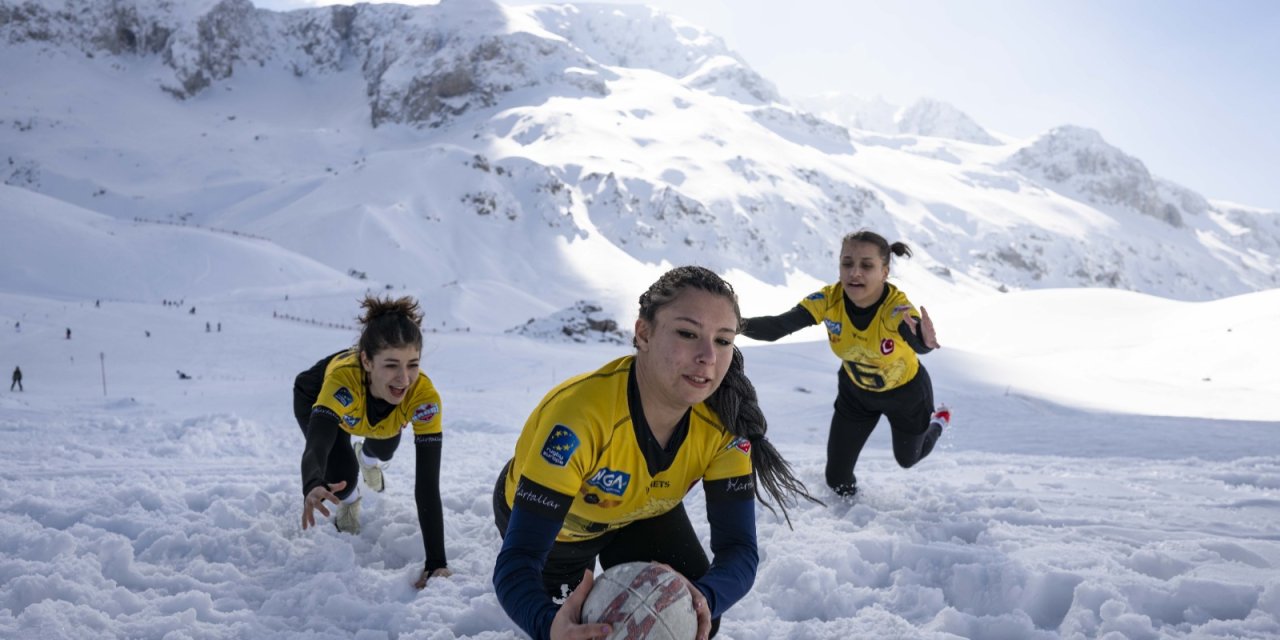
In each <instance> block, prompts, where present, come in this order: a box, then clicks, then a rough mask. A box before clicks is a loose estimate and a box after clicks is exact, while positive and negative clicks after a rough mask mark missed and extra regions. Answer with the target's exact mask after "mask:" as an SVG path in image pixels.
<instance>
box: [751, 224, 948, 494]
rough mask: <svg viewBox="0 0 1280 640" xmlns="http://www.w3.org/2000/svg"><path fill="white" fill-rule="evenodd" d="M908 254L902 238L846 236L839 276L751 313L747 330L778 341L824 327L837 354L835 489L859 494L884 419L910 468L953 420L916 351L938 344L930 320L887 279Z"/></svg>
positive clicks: (831, 448)
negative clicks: (865, 459) (869, 447)
mask: <svg viewBox="0 0 1280 640" xmlns="http://www.w3.org/2000/svg"><path fill="white" fill-rule="evenodd" d="M891 252H892V253H893V255H896V256H910V255H911V249H910V247H908V246H907V245H905V244H903V243H901V242H894V243H893V244H892V245H891V244H889V242H888V241H887V240H885V238H884V237H883V236H881V235H879V234H877V233H874V232H872V231H866V230H863V231H858V232H856V233H850V234H849V235H846V236H845V237H844V241H843V242H842V243H841V248H840V280H839V281H838V282H836V283H834V284H831V285H828V286H826V287H823V288H822V289H821V290H819V291H817V292H815V293H813V294H811V295H809V296H808V297H806V298H805V299H804V300H801V301H800V304H798V305H796V306H795V307H794V308H792V309H791V310H790V311H787V312H786V313H784V314H782V315H777V316H761V317H757V318H747V320H746V326H745V328H744V329H743V331H742V333H743V335H745V336H747V337H749V338H754V339H756V340H767V341H770V342H772V341H774V340H777V339H778V338H781V337H782V336H785V335H788V334H791V333H794V332H796V331H799V330H800V329H803V328H805V327H809V326H812V325H815V324H819V323H821V324H823V325H824V326H825V327H826V330H827V341H828V344H829V345H830V346H831V350H832V351H833V352H835V354H836V357H838V358H840V360H841V365H840V371H839V372H838V373H837V376H838V378H839V382H838V391H837V393H836V401H835V414H834V415H832V417H831V431H830V433H829V434H828V436H827V473H826V475H827V484H828V485H829V486H830V487H831V488H832V490H834V491H835V492H836V494H838V495H841V496H846V497H852V496H853V495H855V494H856V493H857V491H858V484H857V479H856V478H855V477H854V475H853V467H854V465H856V464H857V462H858V454H860V453H861V452H862V447H863V446H864V445H866V443H867V438H868V437H870V436H871V431H872V430H874V429H875V428H876V423H878V422H879V421H880V416H882V415H883V416H887V417H888V418H889V428H890V429H891V430H892V432H893V455H894V457H895V458H897V460H898V464H899V465H901V466H902V468H904V469H908V468H910V467H912V466H913V465H915V464H916V463H917V462H919V461H921V460H923V459H924V458H925V456H927V455H929V452H931V451H932V450H933V446H934V444H935V443H936V442H937V440H938V437H939V436H941V435H942V430H943V429H944V428H946V427H947V426H948V424H949V423H950V420H951V412H950V410H948V409H947V407H946V406H944V405H940V406H938V407H937V408H936V410H935V407H934V404H933V383H932V382H931V381H930V380H929V372H928V371H926V370H925V368H924V365H922V364H920V360H919V358H918V357H917V354H925V353H929V352H930V351H932V350H934V349H938V348H939V345H938V337H937V333H936V332H935V331H934V329H933V321H932V320H930V319H929V312H928V311H925V309H924V307H921V308H920V311H919V312H918V313H917V312H916V308H915V307H914V306H912V305H911V301H910V300H907V296H906V294H904V293H903V292H902V291H901V290H899V289H898V288H897V287H895V286H894V285H892V284H889V283H888V282H886V280H887V279H888V277H889V254H890V253H891Z"/></svg>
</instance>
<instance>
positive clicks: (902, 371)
mask: <svg viewBox="0 0 1280 640" xmlns="http://www.w3.org/2000/svg"><path fill="white" fill-rule="evenodd" d="M884 286H885V290H886V291H885V294H884V296H882V298H881V300H880V303H879V307H878V308H877V309H876V311H875V317H874V318H873V319H872V320H871V323H870V325H869V326H867V328H866V329H858V328H857V327H855V326H854V325H853V320H852V318H850V317H849V311H848V309H847V306H846V305H845V298H844V287H843V286H841V284H840V283H839V282H836V283H834V284H830V285H827V286H825V287H823V288H822V289H820V290H818V291H816V292H814V293H813V294H810V295H809V296H807V297H806V298H805V299H804V300H801V301H800V305H799V306H801V307H804V309H805V310H807V311H808V312H809V314H810V315H811V316H813V321H814V323H815V324H817V323H821V324H822V325H823V326H824V327H825V328H826V330H827V343H828V345H829V346H830V347H831V351H832V353H834V354H836V357H837V358H840V360H841V361H842V362H843V363H844V370H845V373H847V374H848V375H849V379H850V380H852V381H853V384H854V385H856V386H857V387H858V388H860V389H865V390H867V391H888V390H889V389H896V388H898V387H900V386H902V385H904V384H906V383H908V382H910V381H911V379H912V378H914V377H915V376H916V371H918V370H919V369H920V359H919V358H918V357H917V356H916V352H915V350H914V349H913V348H912V347H911V345H909V344H908V343H907V342H906V341H905V340H904V339H903V337H902V334H901V333H900V332H899V327H900V326H901V325H902V321H903V317H904V316H905V315H912V316H916V317H917V318H918V317H919V316H920V312H919V311H916V308H915V307H914V306H912V304H911V301H910V300H908V299H907V296H906V294H904V293H903V292H902V291H901V290H899V289H898V288H897V287H896V286H894V285H892V284H889V283H887V282H886V283H885V285H884Z"/></svg>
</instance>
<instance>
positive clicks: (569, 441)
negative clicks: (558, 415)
mask: <svg viewBox="0 0 1280 640" xmlns="http://www.w3.org/2000/svg"><path fill="white" fill-rule="evenodd" d="M580 443H581V441H580V440H578V434H576V433H574V432H573V430H572V429H570V428H569V427H566V426H564V425H562V424H558V425H556V426H555V427H554V428H553V429H551V435H549V436H547V441H546V442H545V443H543V444H542V459H543V460H546V461H547V462H550V463H551V464H554V465H555V466H557V467H563V466H565V465H566V464H569V458H570V457H572V456H573V452H574V451H575V450H577V448H578V445H579V444H580Z"/></svg>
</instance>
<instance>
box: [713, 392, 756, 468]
mask: <svg viewBox="0 0 1280 640" xmlns="http://www.w3.org/2000/svg"><path fill="white" fill-rule="evenodd" d="M704 406H705V405H704ZM706 411H707V413H712V412H711V410H710V409H706ZM711 426H713V427H714V429H712V430H708V433H711V434H714V436H716V437H715V438H714V441H713V444H712V447H713V451H714V452H713V453H712V454H711V460H710V462H709V463H708V464H707V469H706V472H705V473H704V474H703V476H702V477H703V479H704V480H724V479H725V478H737V477H740V476H749V475H751V443H750V442H748V441H747V439H746V438H740V437H738V436H735V435H733V434H731V433H729V432H728V431H726V430H724V429H723V428H721V427H720V422H719V420H715V421H714V422H712V423H711Z"/></svg>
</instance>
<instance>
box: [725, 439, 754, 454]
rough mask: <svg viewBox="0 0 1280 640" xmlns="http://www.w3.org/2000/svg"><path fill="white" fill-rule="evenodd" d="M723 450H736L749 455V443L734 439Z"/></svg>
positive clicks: (745, 440) (748, 441) (744, 440)
mask: <svg viewBox="0 0 1280 640" xmlns="http://www.w3.org/2000/svg"><path fill="white" fill-rule="evenodd" d="M724 449H725V451H728V450H729V449H737V450H738V451H741V452H743V453H745V454H747V455H751V441H750V440H747V439H746V438H734V440H733V442H730V443H729V446H727V447H725V448H724Z"/></svg>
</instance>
